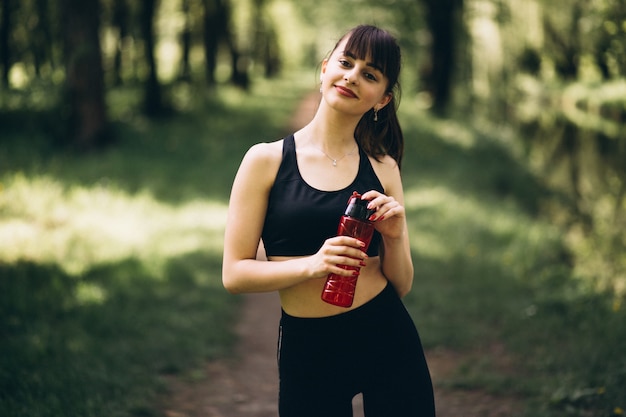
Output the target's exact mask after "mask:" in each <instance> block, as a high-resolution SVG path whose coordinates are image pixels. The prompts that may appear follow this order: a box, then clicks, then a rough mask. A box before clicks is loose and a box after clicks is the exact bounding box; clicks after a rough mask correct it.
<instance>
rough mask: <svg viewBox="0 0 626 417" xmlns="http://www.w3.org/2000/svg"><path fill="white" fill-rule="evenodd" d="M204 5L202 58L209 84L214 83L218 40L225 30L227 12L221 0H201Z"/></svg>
mask: <svg viewBox="0 0 626 417" xmlns="http://www.w3.org/2000/svg"><path fill="white" fill-rule="evenodd" d="M202 5H203V6H204V19H203V20H204V32H203V40H204V59H205V61H206V67H205V71H206V72H205V77H206V82H207V84H208V85H209V86H212V85H215V82H216V80H215V69H216V68H217V53H218V49H219V44H220V42H221V41H222V40H223V39H224V37H225V33H226V32H227V27H228V21H227V18H228V16H227V13H226V9H225V8H224V5H223V3H222V0H202Z"/></svg>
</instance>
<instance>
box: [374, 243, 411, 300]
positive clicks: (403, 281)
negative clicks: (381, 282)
mask: <svg viewBox="0 0 626 417" xmlns="http://www.w3.org/2000/svg"><path fill="white" fill-rule="evenodd" d="M381 269H382V272H383V275H385V277H386V278H387V279H388V280H389V281H390V282H391V284H392V285H393V286H394V288H395V289H396V291H397V292H398V294H399V295H400V296H401V297H403V296H405V295H406V294H407V293H408V292H409V291H410V290H411V286H412V285H413V261H412V259H411V249H410V246H409V242H408V238H407V237H406V234H405V235H404V236H402V237H400V238H398V239H385V238H384V237H383V253H382V263H381Z"/></svg>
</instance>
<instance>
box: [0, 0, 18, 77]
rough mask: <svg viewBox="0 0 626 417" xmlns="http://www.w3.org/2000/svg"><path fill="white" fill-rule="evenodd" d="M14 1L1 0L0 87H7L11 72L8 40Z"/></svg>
mask: <svg viewBox="0 0 626 417" xmlns="http://www.w3.org/2000/svg"><path fill="white" fill-rule="evenodd" d="M14 2H15V0H2V10H0V13H2V21H0V65H2V74H0V86H2V87H3V88H8V87H9V72H10V71H11V48H10V45H9V38H10V36H11V14H12V11H13V6H14Z"/></svg>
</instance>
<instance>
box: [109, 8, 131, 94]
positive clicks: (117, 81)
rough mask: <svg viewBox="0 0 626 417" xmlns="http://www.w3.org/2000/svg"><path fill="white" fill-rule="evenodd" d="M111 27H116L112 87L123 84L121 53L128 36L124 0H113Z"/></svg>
mask: <svg viewBox="0 0 626 417" xmlns="http://www.w3.org/2000/svg"><path fill="white" fill-rule="evenodd" d="M112 23H113V26H115V27H117V48H115V56H114V57H113V74H112V76H113V85H116V86H119V85H122V83H123V77H122V64H123V62H122V51H123V50H124V40H125V39H126V37H127V36H128V5H127V4H126V0H115V3H114V4H113V22H112Z"/></svg>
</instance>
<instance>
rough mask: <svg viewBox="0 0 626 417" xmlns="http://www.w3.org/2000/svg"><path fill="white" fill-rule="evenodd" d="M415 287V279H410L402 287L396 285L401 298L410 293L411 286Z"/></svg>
mask: <svg viewBox="0 0 626 417" xmlns="http://www.w3.org/2000/svg"><path fill="white" fill-rule="evenodd" d="M412 287H413V280H409V282H407V283H406V284H404V285H402V286H401V287H396V292H397V293H398V296H399V297H400V298H404V297H405V296H406V295H407V294H408V293H410V292H411V288H412Z"/></svg>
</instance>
